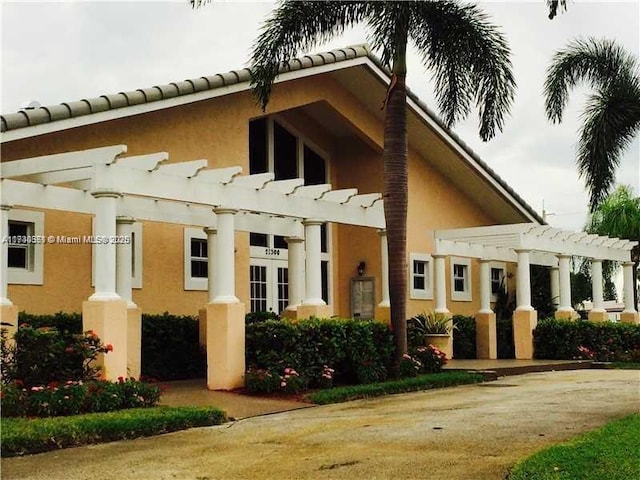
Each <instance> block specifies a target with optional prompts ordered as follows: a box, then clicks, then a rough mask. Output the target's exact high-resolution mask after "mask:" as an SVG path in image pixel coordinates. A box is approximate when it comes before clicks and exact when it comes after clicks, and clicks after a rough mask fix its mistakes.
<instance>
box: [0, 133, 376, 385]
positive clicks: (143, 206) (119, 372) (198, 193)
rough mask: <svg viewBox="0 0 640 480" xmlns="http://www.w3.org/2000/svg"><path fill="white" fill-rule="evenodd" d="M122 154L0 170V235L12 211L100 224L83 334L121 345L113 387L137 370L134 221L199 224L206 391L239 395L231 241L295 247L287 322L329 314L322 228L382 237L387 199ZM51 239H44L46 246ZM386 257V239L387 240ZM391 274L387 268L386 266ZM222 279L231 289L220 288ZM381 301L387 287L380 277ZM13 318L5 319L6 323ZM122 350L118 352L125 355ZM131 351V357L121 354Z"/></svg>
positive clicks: (239, 337)
mask: <svg viewBox="0 0 640 480" xmlns="http://www.w3.org/2000/svg"><path fill="white" fill-rule="evenodd" d="M126 152H127V147H126V145H115V146H108V147H102V148H95V149H90V150H84V151H76V152H69V153H61V154H55V155H48V156H43V157H35V158H28V159H23V160H15V161H11V162H6V163H3V164H2V179H1V182H2V202H1V203H2V210H1V211H2V219H1V222H0V228H1V232H0V233H1V234H2V235H3V236H5V235H7V233H8V221H9V220H8V210H9V209H10V208H11V206H12V205H19V206H24V207H34V208H43V209H55V210H64V211H69V212H77V213H86V214H93V215H95V224H94V236H95V238H96V239H107V240H104V241H101V242H98V243H96V245H95V291H94V293H93V295H91V296H90V297H89V299H88V300H87V301H86V302H84V303H83V327H84V329H85V330H86V329H92V330H94V331H96V332H97V333H98V335H99V336H100V337H101V338H102V339H103V341H104V342H108V343H111V344H112V345H113V346H114V353H113V354H109V355H107V356H106V357H105V359H104V365H103V373H104V374H105V376H106V377H107V378H110V379H115V378H117V377H118V376H127V369H129V372H131V371H132V370H133V372H139V366H140V316H141V312H140V309H138V308H137V306H136V305H135V303H133V301H132V295H131V245H130V244H129V243H117V244H116V243H114V242H112V241H110V240H108V239H112V238H116V236H120V237H126V236H127V235H128V234H129V233H130V228H131V224H132V223H133V221H134V220H148V221H158V222H170V223H177V224H183V225H190V226H199V227H202V228H203V229H204V230H205V231H206V233H207V238H208V255H209V258H211V259H212V261H210V262H208V269H209V271H208V279H209V282H208V304H207V305H206V306H204V307H205V311H206V325H207V328H206V339H207V340H206V342H207V363H208V386H209V387H210V388H218V389H219V388H222V389H228V388H234V387H237V386H240V385H241V382H242V377H243V375H244V314H245V311H244V305H243V304H241V303H240V302H239V300H238V298H237V297H236V295H235V278H234V273H235V264H234V249H235V247H234V232H235V231H248V232H256V233H266V234H277V235H282V236H284V237H286V239H287V242H288V244H289V255H288V262H289V285H290V289H289V306H288V307H287V310H288V313H289V315H293V316H295V315H296V314H297V315H298V316H300V317H307V316H310V315H323V314H326V313H327V311H328V310H327V305H326V304H325V302H324V301H323V300H322V287H321V286H322V279H321V233H320V227H321V225H322V224H323V223H325V222H336V223H343V224H350V225H358V226H364V227H371V228H376V229H379V230H381V231H382V232H384V227H385V222H384V211H383V204H382V195H381V194H379V193H370V194H363V195H358V192H357V190H356V189H343V190H332V188H331V185H329V184H323V185H304V180H303V179H298V178H296V179H290V180H280V181H276V180H274V175H273V174H272V173H261V174H255V175H241V172H242V168H241V167H237V166H234V167H229V168H209V167H208V165H209V162H208V160H193V161H186V162H178V163H168V159H169V156H168V154H167V153H166V152H160V153H152V154H148V155H137V156H128V157H127V156H123V155H124V154H125V153H126ZM43 240H44V239H43ZM381 241H382V247H383V252H384V253H383V257H386V237H385V235H384V234H383V235H381ZM7 252H8V248H7V244H6V243H4V244H3V245H2V256H3V257H2V258H3V272H2V280H1V281H0V299H1V300H0V302H1V303H2V305H3V319H5V318H6V317H8V316H15V315H16V309H15V308H14V306H13V304H12V302H11V301H10V300H9V298H8V296H7V270H6V268H7V267H6V265H7ZM383 270H384V271H386V269H383ZM222 279H224V280H222ZM382 283H383V291H385V292H387V293H386V294H383V300H384V299H385V298H386V299H387V303H388V278H387V277H386V275H385V274H384V273H383V282H382ZM5 321H6V320H5ZM117 352H120V353H119V354H118V353H117ZM123 352H126V353H123Z"/></svg>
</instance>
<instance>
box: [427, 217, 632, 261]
mask: <svg viewBox="0 0 640 480" xmlns="http://www.w3.org/2000/svg"><path fill="white" fill-rule="evenodd" d="M434 239H435V243H436V253H439V254H446V255H449V254H455V255H463V256H469V257H475V258H484V257H487V258H494V256H495V255H496V254H497V255H500V256H498V257H495V258H496V259H499V260H506V261H514V260H513V259H515V251H516V250H529V251H531V252H532V258H531V260H532V263H536V264H540V265H547V266H553V265H555V262H554V261H553V260H552V259H553V258H555V256H556V255H576V256H581V257H588V258H596V259H601V260H615V261H618V262H628V261H629V260H630V258H631V249H632V248H633V247H634V246H635V245H637V242H632V241H630V240H624V239H619V238H610V237H604V236H599V235H593V234H587V233H584V232H569V231H565V230H561V229H558V228H553V227H550V226H547V225H535V224H531V223H520V224H514V225H494V226H489V227H471V228H459V229H453V230H436V231H435V232H434ZM465 249H466V251H467V253H466V254H465V253H464V252H465Z"/></svg>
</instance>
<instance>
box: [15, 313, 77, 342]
mask: <svg viewBox="0 0 640 480" xmlns="http://www.w3.org/2000/svg"><path fill="white" fill-rule="evenodd" d="M23 323H27V324H29V325H30V326H32V327H33V328H40V327H55V328H57V329H58V331H59V332H60V333H61V334H62V335H65V336H66V335H75V334H79V333H82V315H81V314H80V313H64V312H58V313H54V314H53V315H34V314H32V313H26V312H20V313H19V314H18V324H19V325H20V324H23Z"/></svg>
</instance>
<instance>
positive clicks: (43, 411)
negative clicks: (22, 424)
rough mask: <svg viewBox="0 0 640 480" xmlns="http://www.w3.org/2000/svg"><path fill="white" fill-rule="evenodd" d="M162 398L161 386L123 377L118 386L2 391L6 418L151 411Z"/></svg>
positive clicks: (77, 384)
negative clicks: (116, 411) (126, 410)
mask: <svg viewBox="0 0 640 480" xmlns="http://www.w3.org/2000/svg"><path fill="white" fill-rule="evenodd" d="M161 394H162V390H161V388H160V387H159V386H158V385H152V384H148V383H144V382H140V381H138V380H135V379H133V378H128V379H125V378H123V377H120V378H119V379H118V382H108V381H105V380H90V381H88V382H83V381H82V380H77V381H76V380H67V381H66V382H56V381H53V382H50V383H49V384H46V385H34V386H31V387H27V386H26V385H25V384H24V382H22V381H21V380H15V381H12V382H10V383H7V384H5V385H3V386H2V387H1V390H0V404H1V407H2V415H3V416H6V417H24V416H36V417H52V416H63V415H77V414H80V413H93V412H109V411H113V410H120V409H123V408H139V407H151V406H154V405H156V404H157V403H158V400H159V399H160V395H161Z"/></svg>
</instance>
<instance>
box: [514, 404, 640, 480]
mask: <svg viewBox="0 0 640 480" xmlns="http://www.w3.org/2000/svg"><path fill="white" fill-rule="evenodd" d="M638 439H640V414H635V415H631V416H629V417H625V418H623V419H621V420H617V421H614V422H611V423H609V424H607V425H605V426H604V427H602V428H600V429H598V430H594V431H592V432H589V433H587V434H585V435H581V436H579V437H577V438H575V439H573V440H571V441H570V442H568V443H565V444H562V445H556V446H553V447H549V448H547V449H544V450H542V451H540V452H538V453H536V454H534V455H533V456H531V457H529V458H527V459H526V460H524V461H522V462H521V463H519V464H517V465H516V466H515V467H514V469H513V470H512V472H511V474H510V475H509V477H508V478H509V480H565V479H566V480H569V479H572V480H573V479H580V480H601V479H606V480H631V479H632V478H637V479H640V442H639V441H638Z"/></svg>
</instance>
